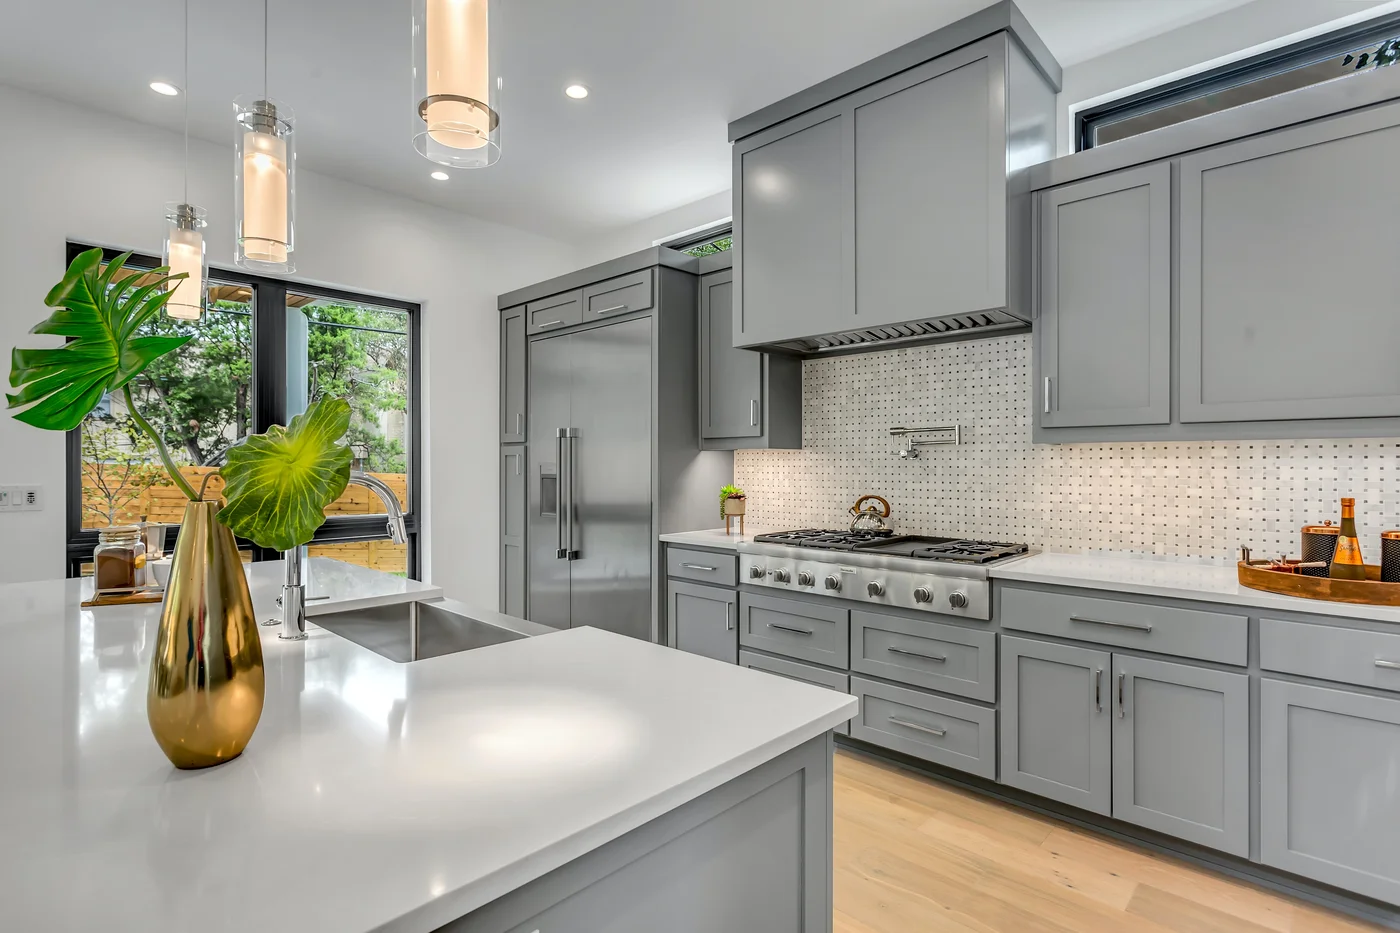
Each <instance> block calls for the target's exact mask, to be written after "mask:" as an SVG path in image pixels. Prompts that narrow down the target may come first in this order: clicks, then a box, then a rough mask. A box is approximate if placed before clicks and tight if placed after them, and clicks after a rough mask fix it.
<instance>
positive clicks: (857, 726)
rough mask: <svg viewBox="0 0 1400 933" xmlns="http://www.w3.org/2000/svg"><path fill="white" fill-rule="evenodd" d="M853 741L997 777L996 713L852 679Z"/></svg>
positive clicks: (872, 682) (917, 692) (978, 707)
mask: <svg viewBox="0 0 1400 933" xmlns="http://www.w3.org/2000/svg"><path fill="white" fill-rule="evenodd" d="M851 692H852V693H853V694H855V695H856V696H857V697H858V698H859V699H860V713H859V714H858V715H857V716H856V718H855V719H853V720H851V738H853V739H860V740H862V741H864V742H870V743H872V744H874V745H883V746H884V747H886V748H892V749H894V750H895V751H897V752H903V753H904V754H906V755H914V756H916V757H918V758H924V759H926V760H928V761H932V762H935V763H937V764H940V765H947V766H948V767H950V768H957V769H959V770H960V771H968V772H971V773H972V774H977V775H980V776H982V777H984V778H995V777H996V773H997V756H996V737H997V714H996V710H992V709H985V708H983V707H981V706H973V705H972V704H971V703H962V702H960V701H958V700H949V699H945V698H944V697H936V696H933V695H931V694H927V693H921V692H919V691H917V690H907V689H905V688H904V687H892V686H890V685H888V684H880V683H876V682H875V681H873V680H866V679H865V678H863V677H855V676H852V677H851Z"/></svg>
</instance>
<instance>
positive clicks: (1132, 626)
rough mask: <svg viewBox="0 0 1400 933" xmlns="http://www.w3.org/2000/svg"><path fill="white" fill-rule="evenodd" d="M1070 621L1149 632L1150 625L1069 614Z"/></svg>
mask: <svg viewBox="0 0 1400 933" xmlns="http://www.w3.org/2000/svg"><path fill="white" fill-rule="evenodd" d="M1069 620H1070V621H1071V622H1083V623H1084V624H1085V625H1107V626H1109V627H1110V628H1130V629H1132V630H1133V631H1135V632H1150V631H1152V625H1151V623H1149V622H1110V621H1108V620H1107V619H1086V618H1085V617H1084V616H1070V617H1069Z"/></svg>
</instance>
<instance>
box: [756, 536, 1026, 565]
mask: <svg viewBox="0 0 1400 933" xmlns="http://www.w3.org/2000/svg"><path fill="white" fill-rule="evenodd" d="M753 540H754V543H755V544H782V545H786V546H788V547H800V548H818V549H822V550H828V551H858V552H860V553H862V554H881V555H886V556H889V557H907V558H912V559H914V560H938V561H953V562H957V563H964V564H990V563H992V562H994V561H998V560H1003V559H1005V558H1008V557H1016V556H1019V555H1022V554H1025V553H1026V552H1027V551H1028V550H1030V548H1029V546H1027V545H1025V544H1004V543H1000V542H994V541H974V540H971V539H966V538H935V537H929V536H926V535H896V534H895V533H894V532H893V531H888V530H887V531H822V530H820V529H803V530H800V531H779V532H774V533H773V534H766V535H757V536H755V537H754V539H753Z"/></svg>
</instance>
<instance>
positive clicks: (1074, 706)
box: [1001, 635, 1113, 816]
mask: <svg viewBox="0 0 1400 933" xmlns="http://www.w3.org/2000/svg"><path fill="white" fill-rule="evenodd" d="M1111 671H1112V658H1111V656H1110V655H1109V653H1108V652H1106V651H1094V650H1092V649H1089V648H1080V647H1075V646H1072V645H1060V644H1052V643H1050V642H1042V641H1031V640H1029V639H1025V638H1013V637H1010V636H1007V635H1003V636H1002V639H1001V781H1002V783H1003V784H1009V785H1011V786H1012V787H1019V788H1021V789H1022V790H1027V791H1030V792H1031V793H1034V794H1040V795H1041V796H1042V797H1049V798H1051V799H1052V800H1059V801H1061V802H1063V803H1068V804H1071V805H1073V806H1076V807H1081V808H1083V809H1085V810H1092V811H1094V812H1095V813H1101V814H1103V815H1105V816H1108V815H1109V814H1110V813H1111V812H1112V809H1113V807H1112V804H1113V789H1112V769H1113V763H1112V758H1111V748H1112V742H1113V731H1112V730H1113V726H1112V718H1111V715H1112V713H1111V705H1112V701H1111V697H1110V685H1109V680H1110V676H1111Z"/></svg>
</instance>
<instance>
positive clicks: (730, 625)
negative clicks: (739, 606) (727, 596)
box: [724, 603, 734, 632]
mask: <svg viewBox="0 0 1400 933" xmlns="http://www.w3.org/2000/svg"><path fill="white" fill-rule="evenodd" d="M724 630H725V631H726V632H732V631H734V604H733V603H725V604H724Z"/></svg>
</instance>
